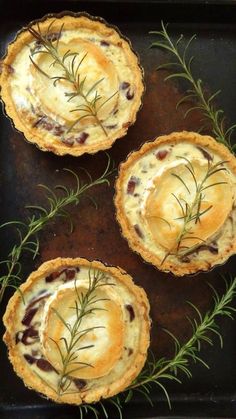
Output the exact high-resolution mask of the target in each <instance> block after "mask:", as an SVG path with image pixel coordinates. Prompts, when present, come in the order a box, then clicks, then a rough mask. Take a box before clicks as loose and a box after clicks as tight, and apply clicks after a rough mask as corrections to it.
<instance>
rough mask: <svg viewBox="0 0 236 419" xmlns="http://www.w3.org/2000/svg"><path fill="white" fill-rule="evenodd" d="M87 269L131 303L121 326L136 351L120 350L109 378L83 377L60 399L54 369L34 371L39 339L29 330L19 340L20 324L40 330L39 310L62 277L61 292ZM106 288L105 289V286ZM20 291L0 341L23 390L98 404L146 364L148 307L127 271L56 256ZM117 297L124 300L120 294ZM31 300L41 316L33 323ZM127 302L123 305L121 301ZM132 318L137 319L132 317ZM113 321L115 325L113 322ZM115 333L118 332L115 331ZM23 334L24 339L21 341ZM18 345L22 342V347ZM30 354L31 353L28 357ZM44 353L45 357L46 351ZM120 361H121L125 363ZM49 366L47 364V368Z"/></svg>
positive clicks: (10, 306)
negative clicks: (102, 276) (104, 277)
mask: <svg viewBox="0 0 236 419" xmlns="http://www.w3.org/2000/svg"><path fill="white" fill-rule="evenodd" d="M78 268H79V269H78ZM91 269H92V270H97V271H100V272H103V273H104V274H106V275H108V277H109V278H112V280H113V281H114V282H115V284H116V287H117V289H118V293H119V294H120V295H123V296H125V298H128V300H129V301H132V313H131V314H132V319H131V317H130V315H131V314H130V312H129V310H127V307H126V306H124V307H125V308H123V311H124V313H123V321H124V322H125V323H124V327H125V328H126V329H127V330H126V333H127V336H128V337H129V339H130V340H131V342H130V345H132V342H135V339H136V340H137V341H136V344H137V347H136V348H135V347H132V349H130V348H128V347H126V346H125V348H122V355H121V356H120V358H122V359H119V361H118V362H119V365H118V366H113V370H114V371H111V372H108V374H107V375H106V376H104V377H101V378H97V379H93V380H89V379H86V381H85V380H84V378H83V379H82V381H81V382H79V384H80V383H82V384H83V385H82V387H83V388H81V389H80V390H79V389H78V386H76V391H75V392H74V393H73V394H71V391H70V392H68V394H67V393H66V392H64V393H63V394H61V395H60V396H59V395H58V394H57V393H56V392H55V391H54V390H53V389H52V387H53V383H54V382H55V380H56V381H57V380H58V373H56V372H55V370H53V368H51V369H47V368H46V369H45V366H44V365H43V367H44V368H43V369H42V368H38V369H37V363H38V361H37V362H36V361H35V360H34V359H32V356H31V355H32V354H36V355H34V356H36V357H40V356H41V355H39V354H37V352H39V351H40V349H39V346H35V345H39V344H38V343H37V338H36V340H34V336H33V334H32V333H31V334H29V333H28V332H25V335H23V337H22V335H21V334H20V333H22V332H19V327H21V329H22V327H23V324H25V325H26V326H24V327H28V329H29V328H31V329H32V328H34V327H39V330H40V326H38V323H41V319H40V318H39V317H42V313H41V311H40V310H46V308H45V307H46V305H47V304H48V303H49V299H50V296H49V295H48V294H51V295H52V296H53V292H54V291H53V289H56V288H55V287H58V286H60V284H61V283H62V284H63V281H64V282H65V280H66V279H65V278H67V277H68V275H69V278H70V280H69V282H67V283H66V285H65V284H64V285H61V288H63V286H65V288H66V287H68V286H69V285H70V283H71V281H72V283H73V282H74V280H75V278H74V279H73V280H72V276H73V275H77V276H76V281H77V283H79V282H80V281H81V280H83V278H84V277H85V273H86V272H88V270H91ZM73 270H74V273H73ZM72 273H73V274H72ZM63 278H64V280H63ZM104 288H106V286H105V287H104ZM66 289H67V288H66ZM67 290H68V289H67ZM20 291H21V294H23V295H24V298H25V305H24V304H23V302H22V299H21V296H20V293H19V292H16V293H15V294H14V295H13V296H12V298H11V299H10V300H9V303H8V306H7V309H6V312H5V315H4V318H3V321H4V324H5V327H6V332H5V335H4V341H5V343H6V345H7V347H8V351H9V358H10V361H11V362H12V364H13V368H14V370H15V372H16V373H17V375H19V376H20V377H21V378H22V379H23V380H24V383H25V385H26V386H27V387H29V388H32V389H34V390H36V391H38V392H39V393H42V394H43V395H45V396H47V397H48V398H50V399H52V400H54V401H56V402H58V403H70V404H81V403H83V402H84V403H93V402H96V401H98V400H100V398H107V397H111V396H113V395H114V394H117V393H119V392H120V391H122V390H124V389H125V388H126V387H127V386H128V385H129V384H130V383H131V382H132V381H133V380H134V379H135V377H136V376H137V375H138V373H139V372H140V370H141V369H142V367H143V365H144V363H145V360H146V356H147V349H148V346H149V343H150V336H149V332H150V319H149V303H148V300H147V296H146V294H145V292H144V290H143V289H142V288H140V287H138V286H136V285H135V284H134V283H133V281H132V278H131V277H130V276H129V275H128V274H127V273H126V272H125V271H123V270H122V269H120V268H116V267H108V266H105V265H103V264H102V263H101V262H98V261H93V262H90V261H88V260H86V259H82V258H76V259H71V258H57V259H54V260H51V261H48V262H45V263H43V264H42V265H41V266H40V267H39V269H38V270H37V271H35V272H33V273H32V274H31V275H30V276H29V278H28V279H27V281H26V282H25V283H24V284H22V285H21V287H20ZM115 292H116V288H115V286H114V293H115ZM45 293H46V294H47V295H46V297H49V299H48V300H47V302H46V303H45V301H44V300H43V298H44V295H45ZM35 297H36V298H35ZM51 298H52V297H51ZM120 298H122V296H121V297H120ZM40 299H41V302H40ZM32 301H33V303H32ZM35 301H36V302H37V303H36V305H37V304H38V308H37V310H38V312H39V313H40V316H39V315H38V317H37V312H36V314H35V317H33V320H29V316H30V315H31V313H29V311H30V310H29V308H31V309H32V307H35V303H34V302H35ZM42 301H44V303H42ZM125 302H127V301H124V302H123V303H125ZM27 304H28V305H27ZM64 304H65V302H64ZM22 307H23V308H22ZM25 307H28V311H27V310H26V311H24V310H25ZM42 307H43V308H42ZM108 315H109V314H108ZM133 315H134V316H135V317H133ZM96 316H99V312H98V313H96ZM22 318H23V320H22ZM129 319H130V322H129ZM112 321H113V322H114V320H112ZM22 322H23V323H22ZM129 323H130V324H129ZM34 324H35V326H34ZM41 327H42V326H41ZM28 329H27V330H28ZM132 329H134V330H135V332H134V333H135V335H137V336H138V338H137V337H134V336H133V335H132ZM24 330H25V329H24ZM114 330H115V331H116V332H117V328H115V329H114ZM42 332H43V331H42V330H40V335H42ZM26 334H27V337H26V338H25V336H26ZM132 336H133V337H132ZM31 339H32V341H31ZM116 339H117V338H115V341H117V340H116ZM132 339H133V340H132ZM22 342H24V344H23V343H22ZM32 342H33V343H32ZM35 342H36V343H35ZM41 342H42V341H41V340H40V347H41V345H42V343H41ZM124 342H125V341H124V340H123V345H124ZM44 343H45V336H44ZM32 345H33V346H32ZM125 345H127V342H125ZM95 346H96V345H95ZM31 348H33V349H31ZM90 350H91V349H90ZM29 351H31V352H30V353H31V355H29ZM127 351H128V352H127ZM25 352H27V355H25ZM43 354H44V356H45V352H44V353H43ZM115 361H116V360H113V361H112V362H115ZM122 362H124V365H123V364H122ZM32 365H33V366H35V365H36V367H34V368H33V369H32ZM48 365H50V364H47V365H46V367H47V366H48ZM39 367H40V365H39ZM116 368H118V370H116ZM119 371H120V372H119ZM41 374H42V377H41ZM45 374H46V375H45ZM114 377H115V379H114ZM42 378H43V379H42ZM113 379H114V381H112V380H113ZM46 382H50V386H48V385H47V384H46ZM84 383H85V385H84ZM72 386H73V383H72ZM72 390H73V387H72Z"/></svg>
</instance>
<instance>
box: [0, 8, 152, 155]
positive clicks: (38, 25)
mask: <svg viewBox="0 0 236 419" xmlns="http://www.w3.org/2000/svg"><path fill="white" fill-rule="evenodd" d="M0 87H1V97H2V101H3V103H4V104H5V111H6V114H7V115H8V116H9V117H10V118H11V120H12V121H13V123H14V126H15V127H16V128H17V129H18V130H19V131H21V132H22V133H23V134H24V136H25V138H26V139H27V140H28V141H29V142H31V143H34V144H36V145H37V146H38V147H39V148H40V149H41V150H44V151H52V152H54V153H55V154H58V155H64V154H71V155H74V156H80V155H81V154H83V153H95V152H97V151H99V150H105V149H107V148H109V147H111V145H112V144H113V143H114V141H115V140H116V139H118V138H121V137H123V136H125V134H126V132H127V130H128V127H129V126H130V125H131V124H133V123H134V122H135V120H136V114H137V111H138V110H139V108H140V105H141V98H142V94H143V90H144V85H143V70H142V68H141V67H140V64H139V58H138V56H137V55H136V53H135V52H134V51H133V50H132V46H131V44H130V42H129V40H128V39H126V38H125V37H124V36H123V35H121V33H120V32H119V30H118V29H117V28H116V27H114V26H111V25H109V24H108V23H106V22H105V21H104V20H103V19H101V18H97V17H92V16H90V15H88V14H86V13H69V12H65V13H64V14H63V13H61V14H55V15H54V14H53V15H52V14H50V15H46V16H45V17H44V18H42V19H41V20H38V21H34V22H32V23H30V24H29V26H28V27H26V28H23V29H22V30H21V31H20V32H18V34H17V36H16V38H15V40H14V41H13V42H12V43H10V44H9V46H8V49H7V52H6V55H5V57H4V59H3V60H2V62H1V76H0Z"/></svg>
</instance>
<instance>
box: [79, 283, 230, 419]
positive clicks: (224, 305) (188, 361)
mask: <svg viewBox="0 0 236 419" xmlns="http://www.w3.org/2000/svg"><path fill="white" fill-rule="evenodd" d="M224 281H225V285H226V289H225V292H224V294H223V295H222V296H219V294H218V292H217V291H216V290H215V289H214V287H213V286H212V285H211V284H209V286H210V287H211V289H212V291H213V301H214V305H213V308H212V309H211V310H208V311H207V312H206V314H205V315H204V316H203V315H202V314H201V313H200V311H199V309H198V308H197V307H196V306H194V305H193V304H192V303H190V302H188V304H189V305H190V306H191V307H192V308H193V310H194V311H195V312H196V314H197V319H193V320H192V319H190V318H189V317H187V319H188V321H189V322H190V324H191V326H192V330H193V333H192V336H191V337H190V338H189V339H188V341H187V342H186V343H184V344H181V343H180V342H179V340H178V339H177V338H176V337H175V336H174V335H173V334H172V333H170V332H168V331H166V332H167V333H168V334H169V335H170V336H171V338H172V339H173V340H174V344H175V354H174V356H173V358H171V359H166V358H164V357H163V358H161V359H159V360H156V359H155V357H154V355H153V354H152V352H151V351H150V352H149V357H148V360H147V363H146V365H145V367H144V368H143V370H142V371H141V373H140V374H139V376H138V377H137V378H136V379H135V380H134V382H133V383H132V384H131V385H130V386H129V387H128V388H127V389H126V390H125V391H124V392H123V393H120V394H119V395H117V396H114V397H112V398H110V399H107V400H106V401H101V402H99V403H97V404H96V405H91V404H84V405H81V406H79V411H80V419H83V418H84V417H86V416H87V414H91V415H93V417H94V418H95V419H99V418H100V417H103V418H104V419H108V418H109V410H108V406H109V404H110V405H112V406H114V407H115V408H116V409H117V417H118V418H119V419H122V418H123V408H124V406H125V405H126V404H127V403H129V402H130V401H131V400H132V398H133V396H134V394H136V393H138V394H141V395H142V396H143V397H145V399H146V400H147V401H148V402H149V403H150V404H151V405H153V403H152V399H151V390H152V389H153V388H155V387H158V388H159V389H161V391H163V393H164V395H165V397H166V399H167V402H168V405H169V408H171V400H170V396H169V394H168V389H167V383H168V382H169V381H175V382H177V383H179V384H181V383H182V378H179V374H182V375H183V374H184V375H185V376H187V378H191V377H192V373H191V365H192V363H193V362H194V363H198V362H199V363H201V364H202V365H203V366H204V367H206V368H209V365H208V364H207V363H206V362H205V361H204V360H203V359H202V358H201V357H200V356H199V352H200V351H201V349H202V344H203V343H205V344H206V343H207V344H209V345H211V346H213V344H214V342H213V337H214V335H215V336H217V337H218V338H219V342H220V346H221V348H223V338H222V335H221V333H220V330H219V325H218V324H217V322H216V320H217V318H219V317H228V318H230V319H233V315H234V313H235V312H236V309H235V308H234V307H232V305H231V304H232V301H233V299H234V298H235V296H236V278H234V279H231V280H230V281H229V283H228V282H227V281H226V279H225V278H224Z"/></svg>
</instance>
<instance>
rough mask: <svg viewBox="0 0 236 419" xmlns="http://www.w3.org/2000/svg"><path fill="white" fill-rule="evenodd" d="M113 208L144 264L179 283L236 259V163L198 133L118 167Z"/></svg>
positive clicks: (153, 147) (163, 140)
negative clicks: (171, 275)
mask: <svg viewBox="0 0 236 419" xmlns="http://www.w3.org/2000/svg"><path fill="white" fill-rule="evenodd" d="M115 206H116V210H117V219H118V222H119V223H120V226H121V229H122V233H123V235H124V237H125V238H126V239H127V240H128V243H129V245H130V247H131V248H132V249H133V250H134V251H136V252H138V253H140V254H141V256H142V257H143V258H144V259H145V260H146V261H148V262H150V263H152V264H153V265H155V266H156V267H157V268H159V269H161V270H163V271H166V272H169V271H170V272H173V273H174V274H175V275H179V276H181V275H185V274H191V273H195V272H198V271H207V270H209V269H211V268H212V267H213V266H215V265H217V264H222V263H223V262H225V261H226V260H227V259H228V258H229V256H230V255H232V254H234V253H235V251H236V240H235V238H236V159H235V157H234V156H233V155H232V154H231V153H230V151H229V150H228V149H227V148H226V147H225V146H223V145H222V144H219V143H217V142H216V141H215V140H214V139H213V138H212V137H209V136H202V135H200V134H197V133H194V132H179V133H172V134H170V135H165V136H162V137H159V138H156V139H155V140H154V141H153V142H149V143H146V144H144V145H143V146H142V147H141V149H140V150H139V151H136V152H133V153H131V154H130V155H129V157H128V159H127V161H126V162H124V163H122V164H121V166H120V170H119V176H118V179H117V182H116V197H115Z"/></svg>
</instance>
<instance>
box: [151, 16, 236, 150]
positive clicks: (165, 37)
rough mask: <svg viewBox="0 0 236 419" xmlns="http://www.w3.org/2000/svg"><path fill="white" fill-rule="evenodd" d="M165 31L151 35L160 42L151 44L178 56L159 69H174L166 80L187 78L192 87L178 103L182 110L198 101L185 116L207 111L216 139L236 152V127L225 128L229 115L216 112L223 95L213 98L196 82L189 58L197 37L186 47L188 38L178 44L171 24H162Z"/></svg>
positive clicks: (190, 58)
mask: <svg viewBox="0 0 236 419" xmlns="http://www.w3.org/2000/svg"><path fill="white" fill-rule="evenodd" d="M161 26H162V30H161V31H152V32H150V33H151V34H153V35H157V36H158V37H159V39H158V40H157V41H155V42H153V43H152V44H151V47H158V48H161V49H164V50H166V51H167V52H169V53H171V54H172V55H174V57H175V59H176V61H174V62H168V63H164V64H161V65H160V66H159V67H158V70H159V69H169V68H173V69H174V72H173V73H172V74H170V75H169V76H167V77H166V78H165V80H169V79H173V78H176V79H184V80H186V81H187V82H188V83H189V84H190V85H191V88H190V89H188V90H187V92H186V95H184V97H183V98H182V99H181V100H180V101H179V102H178V103H177V105H176V107H177V108H178V106H179V105H181V104H182V103H184V102H189V101H191V100H194V101H195V104H194V105H193V106H192V107H191V108H189V109H188V110H187V112H186V113H185V117H186V116H187V115H188V114H189V113H190V112H191V111H193V110H195V109H198V110H200V111H202V112H203V115H204V117H205V118H206V119H207V120H208V121H209V122H210V124H211V127H212V132H213V134H214V137H215V139H216V140H217V141H219V142H220V143H223V144H224V145H226V146H227V147H228V148H229V149H230V150H231V151H232V152H233V151H235V149H236V145H232V144H231V135H232V133H233V131H234V130H235V128H236V124H234V125H232V126H231V127H229V128H225V116H224V111H223V110H222V109H216V107H215V105H214V103H213V101H214V99H215V98H216V96H218V95H219V94H220V90H218V91H217V92H215V93H214V94H212V95H210V96H209V95H207V93H206V92H205V90H204V87H203V85H202V80H201V79H199V78H197V79H195V78H194V76H193V74H192V62H193V60H194V57H193V56H190V57H189V55H188V49H189V46H190V45H191V43H192V41H193V40H194V39H195V37H196V35H193V36H192V37H191V38H190V39H188V40H187V42H186V44H185V45H183V41H184V37H183V35H181V36H180V37H179V38H178V39H177V41H176V42H174V41H173V40H172V39H171V37H170V35H169V34H168V32H167V25H164V23H163V22H162V23H161Z"/></svg>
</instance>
